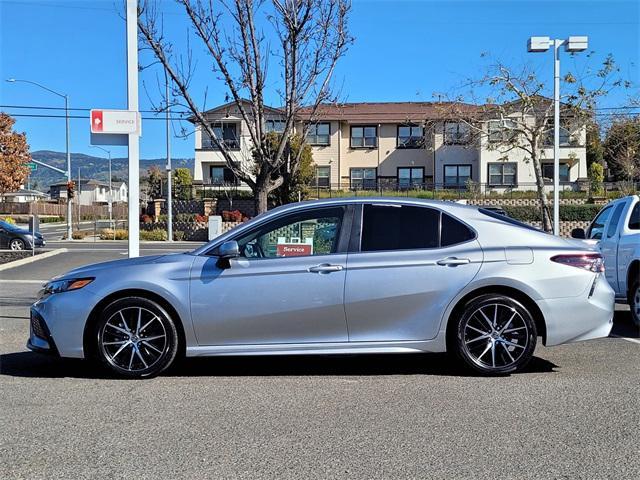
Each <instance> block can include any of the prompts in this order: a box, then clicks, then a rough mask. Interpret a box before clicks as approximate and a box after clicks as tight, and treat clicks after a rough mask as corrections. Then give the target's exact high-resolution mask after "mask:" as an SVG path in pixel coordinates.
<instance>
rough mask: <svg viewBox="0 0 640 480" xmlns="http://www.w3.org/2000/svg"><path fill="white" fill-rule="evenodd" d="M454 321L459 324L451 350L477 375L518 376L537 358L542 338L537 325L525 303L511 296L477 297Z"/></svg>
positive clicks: (451, 342) (453, 330)
mask: <svg viewBox="0 0 640 480" xmlns="http://www.w3.org/2000/svg"><path fill="white" fill-rule="evenodd" d="M494 319H495V320H494ZM452 321H454V322H457V323H456V324H455V326H454V328H453V329H452V330H451V335H450V337H449V339H448V340H449V342H448V344H449V345H448V347H449V348H448V350H449V351H450V353H452V354H453V355H454V356H455V358H456V359H457V360H458V361H459V362H460V363H462V364H463V365H464V366H465V367H467V368H470V369H472V370H473V371H475V372H478V373H481V374H483V375H504V374H509V373H513V372H517V371H519V370H522V368H524V367H525V366H526V365H527V363H529V361H530V360H531V358H532V357H533V352H534V350H535V348H536V342H537V337H538V333H537V331H536V324H535V321H534V320H533V317H532V316H531V313H530V312H529V311H528V310H527V309H526V307H525V306H524V305H522V303H520V302H518V301H517V300H515V299H513V298H511V297H509V296H506V295H500V294H488V295H481V296H479V297H476V298H474V299H472V300H470V301H469V302H467V304H466V305H465V306H464V309H463V311H462V313H461V315H460V317H459V318H458V319H452ZM494 322H495V324H494ZM485 340H486V341H485Z"/></svg>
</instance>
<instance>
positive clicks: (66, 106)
mask: <svg viewBox="0 0 640 480" xmlns="http://www.w3.org/2000/svg"><path fill="white" fill-rule="evenodd" d="M7 82H9V83H16V82H22V83H30V84H31V85H35V86H36V87H40V88H42V89H43V90H46V91H47V92H50V93H53V94H54V95H57V96H59V97H62V98H64V116H65V120H66V149H67V182H70V181H71V151H70V150H69V95H66V94H63V93H59V92H56V91H55V90H51V89H50V88H48V87H45V86H44V85H41V84H39V83H38V82H32V81H31V80H18V79H15V78H9V79H7ZM71 233H72V228H71V199H70V198H68V195H67V240H69V241H71V240H72V238H71Z"/></svg>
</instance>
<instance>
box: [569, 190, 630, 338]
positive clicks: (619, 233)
mask: <svg viewBox="0 0 640 480" xmlns="http://www.w3.org/2000/svg"><path fill="white" fill-rule="evenodd" d="M571 236H572V237H574V238H582V239H586V240H587V241H589V240H595V241H597V245H598V248H599V249H600V252H601V253H602V256H603V257H604V265H605V274H606V277H607V280H608V281H609V284H610V285H611V288H613V289H614V290H615V292H616V301H617V302H619V303H628V304H629V306H630V307H631V318H632V319H633V321H634V322H635V323H636V325H638V326H640V196H638V195H630V196H628V197H623V198H620V199H618V200H615V201H613V202H611V203H609V204H607V205H605V206H604V207H603V209H602V210H600V212H599V213H598V215H596V218H595V219H594V220H593V222H591V225H589V228H587V231H586V232H585V231H584V230H583V229H582V228H576V229H574V230H573V232H571Z"/></svg>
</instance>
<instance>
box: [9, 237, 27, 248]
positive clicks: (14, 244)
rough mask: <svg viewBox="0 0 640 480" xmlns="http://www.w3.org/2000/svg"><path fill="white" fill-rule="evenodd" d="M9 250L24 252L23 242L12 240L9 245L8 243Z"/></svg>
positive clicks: (16, 239)
mask: <svg viewBox="0 0 640 480" xmlns="http://www.w3.org/2000/svg"><path fill="white" fill-rule="evenodd" d="M9 248H10V249H11V250H24V242H23V241H22V240H20V239H19V238H14V239H13V240H11V243H9Z"/></svg>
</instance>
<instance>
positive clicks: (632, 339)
mask: <svg viewBox="0 0 640 480" xmlns="http://www.w3.org/2000/svg"><path fill="white" fill-rule="evenodd" d="M611 336H612V337H615V338H621V339H622V340H626V341H627V342H631V343H637V344H640V340H638V339H637V338H629V337H622V336H620V335H611Z"/></svg>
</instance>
